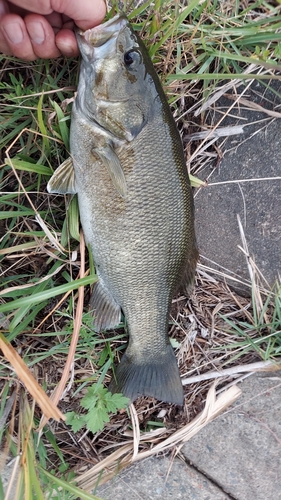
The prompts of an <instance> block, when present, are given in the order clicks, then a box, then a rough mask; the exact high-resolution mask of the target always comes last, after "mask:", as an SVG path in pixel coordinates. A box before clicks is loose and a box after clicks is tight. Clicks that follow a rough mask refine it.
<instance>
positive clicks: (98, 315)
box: [90, 281, 121, 332]
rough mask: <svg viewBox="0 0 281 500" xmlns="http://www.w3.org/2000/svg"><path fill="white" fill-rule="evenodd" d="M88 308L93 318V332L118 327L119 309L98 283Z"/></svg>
mask: <svg viewBox="0 0 281 500" xmlns="http://www.w3.org/2000/svg"><path fill="white" fill-rule="evenodd" d="M90 308H91V310H92V312H93V316H94V330H95V331H96V332H100V331H101V330H110V329H111V328H114V327H115V326H117V325H119V323H120V320H121V308H120V306H119V304H117V302H116V301H115V300H114V298H113V297H112V296H111V294H110V293H109V292H108V290H106V288H105V287H104V286H103V285H102V283H101V282H100V281H98V282H97V283H96V285H95V287H94V291H93V294H92V297H91V300H90Z"/></svg>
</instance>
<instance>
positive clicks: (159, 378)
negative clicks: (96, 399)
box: [109, 346, 183, 405]
mask: <svg viewBox="0 0 281 500" xmlns="http://www.w3.org/2000/svg"><path fill="white" fill-rule="evenodd" d="M109 390H110V391H111V392H113V393H114V392H122V394H124V396H126V397H127V398H129V399H130V400H131V402H133V401H134V400H135V399H136V398H137V397H139V396H141V395H142V396H152V397H154V398H156V399H159V400H160V401H163V402H167V403H174V404H178V405H182V404H183V387H182V383H181V379H180V375H179V370H178V366H177V360H176V357H175V355H174V352H173V349H172V347H171V346H167V351H166V353H165V355H164V356H159V358H157V357H156V358H155V361H154V362H153V363H152V362H146V361H145V360H143V361H142V360H141V361H139V360H137V361H136V362H134V360H133V359H130V357H129V356H128V355H127V354H126V353H125V354H124V355H123V357H122V359H121V361H120V363H119V365H118V366H117V368H116V371H115V379H114V378H113V379H112V381H111V384H110V386H109Z"/></svg>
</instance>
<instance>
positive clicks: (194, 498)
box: [96, 457, 229, 500]
mask: <svg viewBox="0 0 281 500" xmlns="http://www.w3.org/2000/svg"><path fill="white" fill-rule="evenodd" d="M170 467H171V462H170V459H169V458H167V457H153V458H149V459H146V460H143V461H141V462H137V463H136V464H135V465H132V466H131V467H130V468H129V469H126V470H125V471H124V472H123V473H121V474H120V475H118V476H117V477H116V478H115V479H114V480H113V481H112V482H111V483H110V484H109V485H104V486H103V487H100V488H99V489H98V491H97V492H96V495H98V496H99V497H101V498H102V499H104V500H127V499H128V498H130V500H140V499H142V500H157V499H159V500H160V499H161V500H162V499H163V500H168V499H183V500H228V499H229V496H228V495H227V494H226V493H225V492H223V491H221V490H220V489H219V488H218V487H217V486H216V485H214V484H213V483H212V482H211V481H209V480H208V479H207V478H206V477H205V476H204V475H203V474H201V473H200V472H198V471H197V470H196V469H194V468H193V467H190V466H189V465H187V464H185V463H184V462H182V461H180V460H179V459H178V458H176V459H175V460H174V461H173V464H172V467H171V470H170ZM169 470H170V472H169Z"/></svg>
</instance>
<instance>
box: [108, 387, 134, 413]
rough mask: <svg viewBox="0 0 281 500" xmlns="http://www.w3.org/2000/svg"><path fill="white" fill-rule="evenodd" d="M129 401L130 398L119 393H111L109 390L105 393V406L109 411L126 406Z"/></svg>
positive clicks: (114, 411) (113, 411)
mask: <svg viewBox="0 0 281 500" xmlns="http://www.w3.org/2000/svg"><path fill="white" fill-rule="evenodd" d="M129 403H130V400H129V399H128V398H125V396H123V395H122V394H120V393H116V394H111V392H108V393H107V394H106V407H107V410H108V411H109V412H110V413H116V411H117V410H121V408H126V406H128V404H129Z"/></svg>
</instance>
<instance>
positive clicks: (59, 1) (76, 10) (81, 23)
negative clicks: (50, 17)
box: [51, 0, 106, 30]
mask: <svg viewBox="0 0 281 500" xmlns="http://www.w3.org/2000/svg"><path fill="white" fill-rule="evenodd" d="M51 4H52V7H53V9H54V11H56V12H60V13H61V14H65V15H67V16H68V17H70V18H71V19H73V20H74V22H75V23H76V24H77V26H78V27H79V28H81V29H83V30H86V29H89V28H93V27H94V26H97V25H98V24H100V23H101V22H102V21H103V19H104V16H105V14H106V6H105V2H104V0H79V1H77V0H76V1H75V2H70V1H69V0H52V2H51Z"/></svg>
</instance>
